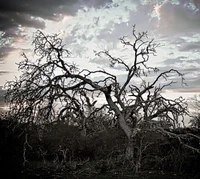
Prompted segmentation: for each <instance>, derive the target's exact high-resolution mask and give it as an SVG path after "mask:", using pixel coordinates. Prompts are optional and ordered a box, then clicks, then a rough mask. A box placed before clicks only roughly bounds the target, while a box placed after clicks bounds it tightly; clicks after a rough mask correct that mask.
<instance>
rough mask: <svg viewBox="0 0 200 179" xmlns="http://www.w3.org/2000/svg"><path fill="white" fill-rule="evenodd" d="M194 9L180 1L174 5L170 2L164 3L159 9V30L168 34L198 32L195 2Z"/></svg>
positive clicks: (199, 24) (199, 20)
mask: <svg viewBox="0 0 200 179" xmlns="http://www.w3.org/2000/svg"><path fill="white" fill-rule="evenodd" d="M195 3H196V5H195V4H193V5H194V7H195V9H192V8H191V3H190V4H189V3H188V2H187V3H186V2H183V1H180V4H178V5H175V4H172V3H170V1H165V2H164V3H163V4H162V5H161V6H160V7H159V8H158V12H159V15H160V30H161V31H163V32H166V33H169V32H173V33H174V32H187V31H191V30H194V31H198V30H199V28H200V9H199V4H200V3H199V2H198V1H195Z"/></svg>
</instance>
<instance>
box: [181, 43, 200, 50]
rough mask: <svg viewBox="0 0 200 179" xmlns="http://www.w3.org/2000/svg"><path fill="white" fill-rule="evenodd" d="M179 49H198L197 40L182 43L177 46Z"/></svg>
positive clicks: (199, 46) (199, 45)
mask: <svg viewBox="0 0 200 179" xmlns="http://www.w3.org/2000/svg"><path fill="white" fill-rule="evenodd" d="M179 50H180V51H200V44H199V42H188V43H184V44H182V45H181V46H180V48H179Z"/></svg>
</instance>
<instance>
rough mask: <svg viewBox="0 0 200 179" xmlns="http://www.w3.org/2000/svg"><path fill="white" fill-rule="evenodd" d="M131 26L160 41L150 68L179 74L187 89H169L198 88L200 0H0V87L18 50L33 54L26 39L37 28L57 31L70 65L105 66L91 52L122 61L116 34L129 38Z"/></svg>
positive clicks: (12, 70)
mask: <svg viewBox="0 0 200 179" xmlns="http://www.w3.org/2000/svg"><path fill="white" fill-rule="evenodd" d="M134 24H136V28H137V30H138V31H148V34H149V37H150V38H154V39H155V40H156V42H158V43H160V47H159V48H158V49H157V56H156V57H152V58H151V59H150V62H151V65H152V66H156V67H159V68H160V69H161V70H167V69H170V68H175V69H178V70H179V71H180V72H182V73H184V74H185V79H186V82H187V84H188V87H186V88H182V87H181V86H176V87H175V88H173V89H171V90H172V91H174V92H184V93H186V92H187V93H196V92H197V93H198V92H200V0H34V1H33V0H1V1H0V37H1V41H0V60H1V64H0V85H4V83H5V82H6V81H9V80H12V79H14V78H15V76H18V74H19V73H18V71H17V65H16V63H17V62H19V61H21V60H22V57H21V56H20V55H21V53H22V52H25V53H26V54H27V55H28V56H29V57H30V58H34V56H33V52H32V50H33V46H31V42H32V40H33V38H32V37H33V33H34V32H36V30H38V29H39V30H41V31H43V32H44V33H48V34H54V33H59V34H60V37H61V38H63V42H64V43H65V44H66V47H67V48H68V49H69V50H70V51H71V52H72V54H73V58H74V59H75V62H76V64H78V65H79V67H83V68H89V69H93V68H105V65H106V61H105V59H97V58H96V57H95V56H94V53H93V51H94V50H95V51H99V50H104V49H106V50H111V52H112V53H113V54H115V55H119V56H120V57H124V58H125V59H126V60H128V57H129V56H128V54H127V52H126V51H124V49H123V46H122V45H121V44H120V42H119V40H118V38H119V37H122V36H124V35H128V36H131V31H132V25H134ZM119 73H120V72H119ZM119 79H120V77H119ZM121 79H122V80H123V75H121Z"/></svg>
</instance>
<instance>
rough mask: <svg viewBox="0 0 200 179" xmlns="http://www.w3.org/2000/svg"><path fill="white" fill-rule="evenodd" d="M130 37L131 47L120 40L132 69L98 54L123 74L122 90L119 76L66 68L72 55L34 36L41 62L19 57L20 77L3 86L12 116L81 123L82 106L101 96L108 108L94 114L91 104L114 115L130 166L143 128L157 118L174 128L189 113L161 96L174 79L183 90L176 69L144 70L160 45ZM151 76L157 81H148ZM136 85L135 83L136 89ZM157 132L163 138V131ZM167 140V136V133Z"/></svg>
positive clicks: (57, 42)
mask: <svg viewBox="0 0 200 179" xmlns="http://www.w3.org/2000/svg"><path fill="white" fill-rule="evenodd" d="M132 35H133V36H132V37H133V42H131V41H130V40H128V38H127V37H122V38H120V41H121V43H122V44H123V45H124V46H126V47H128V48H130V49H132V57H131V58H132V64H127V63H126V62H125V61H124V60H123V59H122V58H119V57H114V55H112V54H111V53H110V52H109V51H106V50H104V51H100V52H98V53H96V55H97V56H99V57H100V58H102V57H103V58H105V57H106V58H107V59H108V61H109V64H110V68H115V67H116V66H117V67H121V69H123V70H124V72H125V73H126V78H125V79H124V82H123V83H122V84H121V83H120V82H119V81H118V77H117V75H115V74H113V73H109V72H108V71H105V70H101V69H100V70H95V71H91V70H88V69H79V68H78V67H77V65H75V64H74V63H71V62H69V60H68V59H69V58H70V52H69V51H68V50H66V49H65V46H64V45H62V40H61V39H60V38H59V37H58V36H57V35H44V34H43V33H42V32H41V31H37V33H36V34H35V39H34V41H33V44H34V52H35V54H36V55H38V56H39V59H37V60H36V61H31V60H30V59H29V58H28V57H27V56H26V55H25V54H23V57H24V61H22V62H20V63H19V70H20V71H21V72H22V75H21V76H20V77H19V79H16V80H15V81H11V82H8V83H7V85H6V87H7V95H6V96H7V97H6V99H7V101H8V102H9V104H10V113H11V115H15V116H17V118H18V120H21V121H23V122H37V121H38V122H49V121H54V120H61V119H64V120H69V119H73V120H74V119H77V120H80V121H81V120H83V119H84V118H85V117H86V116H85V115H86V114H85V111H84V107H83V106H84V105H83V103H85V104H86V103H87V100H88V99H89V98H91V97H94V98H95V97H97V96H99V95H102V96H104V97H105V99H106V104H103V105H102V106H101V107H99V108H97V107H96V106H95V104H94V103H91V105H92V106H93V107H95V108H94V109H93V110H94V111H96V110H97V111H98V110H100V109H106V110H107V111H108V112H109V113H111V114H114V118H115V120H116V121H117V124H118V125H119V126H120V128H121V129H122V130H123V131H124V133H125V134H126V136H127V139H128V145H127V150H126V157H127V158H128V159H130V160H131V161H133V160H134V146H135V138H136V135H137V133H138V132H139V131H140V130H141V123H151V121H153V119H157V118H159V120H162V121H166V122H169V123H170V124H172V125H173V126H175V127H176V126H178V124H179V119H180V118H181V119H182V120H183V119H184V115H187V113H188V110H187V103H186V102H185V100H184V99H183V98H182V97H179V98H177V99H173V100H172V99H167V98H165V97H164V96H163V95H162V93H161V92H162V91H163V90H164V89H165V88H167V87H169V86H170V85H173V84H174V83H176V82H177V80H178V79H180V80H181V84H182V85H184V81H183V80H184V78H183V74H181V73H180V72H179V71H177V70H175V69H169V70H167V71H163V72H159V70H158V69H157V68H154V67H150V66H148V62H149V58H150V56H153V55H155V54H156V48H157V47H158V44H156V43H154V40H151V39H149V38H148V36H147V32H142V33H137V32H136V31H135V26H133V31H132ZM93 75H99V76H104V78H103V79H101V80H98V81H95V80H92V79H93V78H92V77H93ZM150 75H152V76H151V77H154V76H155V78H154V79H153V80H149V79H148V76H150ZM153 75H154V76H153ZM176 77H179V78H176ZM174 79H177V80H176V81H174ZM134 80H137V81H139V84H138V83H135V82H134ZM95 100H98V98H96V99H95ZM93 102H94V101H93ZM88 104H89V102H88ZM91 114H92V113H91V112H90V115H91ZM157 129H158V130H161V132H163V133H164V132H165V130H164V129H163V128H162V127H157ZM166 134H167V135H171V133H170V132H169V131H167V133H166ZM174 136H175V134H174Z"/></svg>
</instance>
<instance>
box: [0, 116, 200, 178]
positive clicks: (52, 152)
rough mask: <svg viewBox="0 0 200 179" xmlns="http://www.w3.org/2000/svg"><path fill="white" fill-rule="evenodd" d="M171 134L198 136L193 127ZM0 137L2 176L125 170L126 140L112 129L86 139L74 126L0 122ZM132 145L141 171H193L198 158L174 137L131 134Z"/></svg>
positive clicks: (192, 140) (118, 131)
mask: <svg viewBox="0 0 200 179" xmlns="http://www.w3.org/2000/svg"><path fill="white" fill-rule="evenodd" d="M173 132H175V133H178V134H183V135H184V134H187V133H188V132H189V133H190V134H195V135H198V136H200V130H198V129H196V128H187V129H176V130H175V131H173ZM0 137H1V139H0V146H1V148H0V163H1V166H0V168H1V172H3V173H5V174H6V175H11V174H12V175H15V177H16V176H20V175H24V173H27V172H32V173H34V170H41V169H42V170H44V171H51V172H58V171H60V172H67V173H70V172H74V171H80V170H83V169H85V168H91V170H93V171H96V172H98V173H103V172H106V171H111V170H114V169H117V168H121V167H125V166H128V168H130V164H129V163H126V160H125V157H124V155H125V153H124V149H125V148H124V146H125V145H126V143H127V139H126V136H125V135H124V133H123V131H122V130H121V129H120V128H118V127H115V128H111V129H109V130H105V131H102V132H96V133H93V135H90V136H88V137H86V136H82V135H81V133H80V131H79V129H78V128H77V127H73V126H69V125H67V124H63V123H58V124H53V125H49V126H41V125H28V124H19V123H16V122H13V121H12V120H1V121H0ZM136 143H137V145H136V147H135V155H136V156H135V158H136V159H137V160H138V161H139V157H141V159H140V162H141V164H140V165H141V169H140V170H141V171H146V170H148V171H155V170H156V171H158V170H159V171H165V172H187V173H188V172H190V173H198V172H199V166H200V155H199V154H197V153H195V152H192V151H191V150H188V148H185V147H184V145H182V144H181V143H180V141H179V140H178V139H177V138H173V137H168V136H163V135H162V134H161V133H158V132H156V131H152V132H150V131H146V132H140V133H139V134H138V135H137V140H136ZM187 143H188V144H190V145H191V146H192V145H193V146H195V147H197V148H200V144H199V142H198V141H197V140H196V141H195V140H194V138H193V139H190V138H187ZM138 151H141V152H142V155H141V156H139V153H140V152H138ZM20 177H21V176H20ZM20 177H19V178H20Z"/></svg>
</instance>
